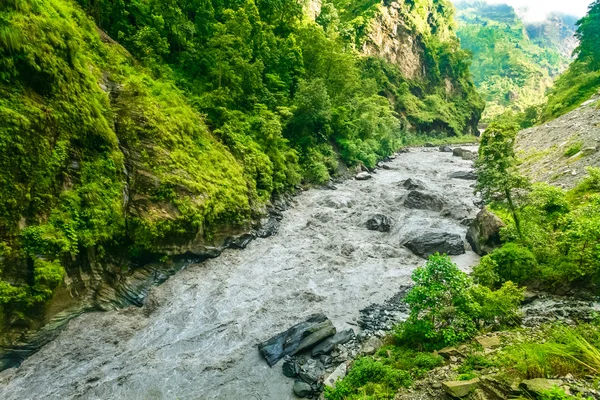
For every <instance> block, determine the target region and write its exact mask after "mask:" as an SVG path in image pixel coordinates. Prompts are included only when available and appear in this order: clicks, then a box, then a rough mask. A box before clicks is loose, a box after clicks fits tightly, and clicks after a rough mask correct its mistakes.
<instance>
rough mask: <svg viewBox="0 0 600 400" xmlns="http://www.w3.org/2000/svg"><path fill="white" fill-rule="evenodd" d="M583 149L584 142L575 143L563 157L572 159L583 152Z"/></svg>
mask: <svg viewBox="0 0 600 400" xmlns="http://www.w3.org/2000/svg"><path fill="white" fill-rule="evenodd" d="M582 147H583V143H582V142H575V143H573V144H572V145H571V146H569V148H568V149H567V150H565V152H564V153H563V155H564V156H565V157H572V156H574V155H575V154H577V153H579V152H580V151H581V148H582Z"/></svg>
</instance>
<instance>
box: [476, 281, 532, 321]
mask: <svg viewBox="0 0 600 400" xmlns="http://www.w3.org/2000/svg"><path fill="white" fill-rule="evenodd" d="M470 291H471V295H472V296H473V299H475V301H476V302H477V303H479V305H480V306H481V309H480V313H479V315H478V317H479V319H480V320H482V321H483V322H484V323H487V324H496V325H500V326H503V325H515V324H517V323H519V322H520V320H521V318H520V317H521V315H520V312H519V305H520V304H521V302H522V301H523V293H525V288H519V287H517V286H516V285H515V284H514V283H512V282H510V281H508V282H506V283H505V284H504V285H502V287H501V288H500V289H499V290H497V291H492V290H490V289H489V288H487V287H485V286H479V285H475V286H473V287H472V288H471V290H470Z"/></svg>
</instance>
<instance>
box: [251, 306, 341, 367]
mask: <svg viewBox="0 0 600 400" xmlns="http://www.w3.org/2000/svg"><path fill="white" fill-rule="evenodd" d="M333 335H335V327H334V326H333V324H332V323H331V321H330V320H329V319H328V318H327V317H326V316H325V315H323V314H314V315H311V316H310V317H309V318H308V319H307V320H306V321H304V322H301V323H299V324H296V325H294V326H292V327H291V328H290V329H288V330H287V331H285V332H282V333H280V334H279V335H277V336H274V337H272V338H271V339H269V340H267V341H265V342H262V343H260V344H259V345H258V349H259V350H260V353H261V354H262V356H263V357H264V358H265V360H267V363H268V364H269V366H271V367H272V366H273V365H275V364H277V362H278V361H279V360H281V359H282V358H283V357H285V356H287V355H293V354H296V353H298V352H300V351H302V350H306V349H309V348H311V347H313V346H314V345H316V344H317V343H319V342H321V341H323V340H325V339H327V338H328V337H330V336H333Z"/></svg>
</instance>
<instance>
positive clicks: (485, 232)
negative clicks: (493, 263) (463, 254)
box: [467, 208, 504, 256]
mask: <svg viewBox="0 0 600 400" xmlns="http://www.w3.org/2000/svg"><path fill="white" fill-rule="evenodd" d="M503 227H504V222H502V220H501V219H500V218H498V217H497V216H496V215H495V214H494V213H492V212H491V211H490V210H488V209H487V208H484V209H482V210H481V211H480V212H479V214H477V217H476V218H475V220H473V222H472V223H471V225H470V226H469V229H468V231H467V241H468V242H469V244H470V245H471V247H472V248H473V251H474V252H475V253H477V254H479V255H480V256H484V255H486V254H489V253H491V252H492V251H493V250H494V249H495V248H497V247H499V246H500V245H501V244H502V243H501V241H500V229H501V228H503Z"/></svg>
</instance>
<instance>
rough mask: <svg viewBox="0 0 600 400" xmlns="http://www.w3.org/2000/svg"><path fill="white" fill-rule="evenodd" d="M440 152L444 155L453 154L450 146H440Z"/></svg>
mask: <svg viewBox="0 0 600 400" xmlns="http://www.w3.org/2000/svg"><path fill="white" fill-rule="evenodd" d="M440 151H441V152H442V153H452V147H450V146H440Z"/></svg>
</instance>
